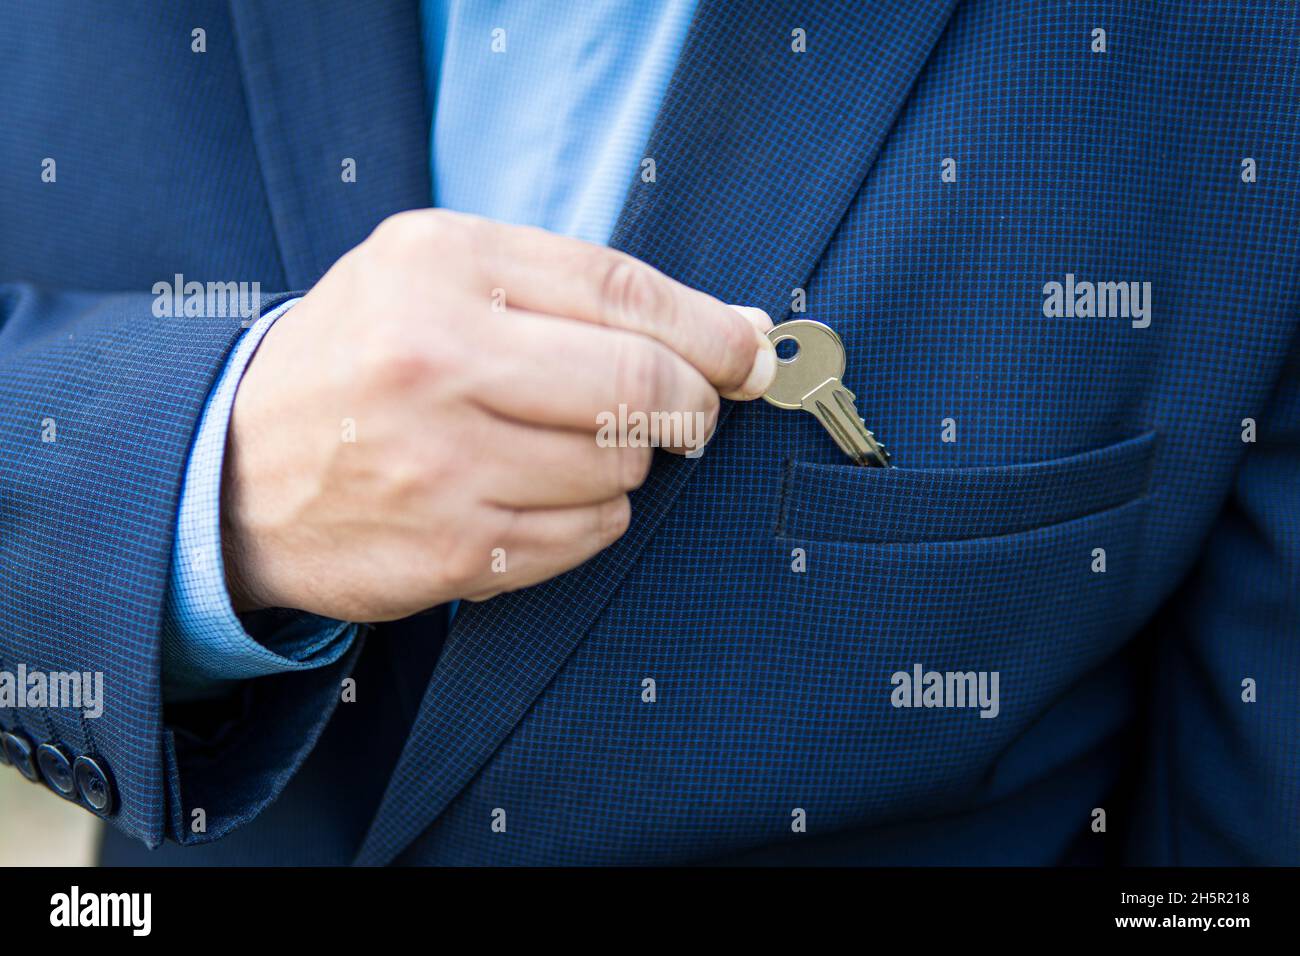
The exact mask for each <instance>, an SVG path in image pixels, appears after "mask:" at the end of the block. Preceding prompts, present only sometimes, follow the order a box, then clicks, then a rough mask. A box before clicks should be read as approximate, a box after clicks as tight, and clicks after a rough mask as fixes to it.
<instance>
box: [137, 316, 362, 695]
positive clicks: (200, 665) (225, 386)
mask: <svg viewBox="0 0 1300 956" xmlns="http://www.w3.org/2000/svg"><path fill="white" fill-rule="evenodd" d="M298 301H299V300H298V299H291V300H290V301H288V302H285V303H284V304H282V305H281V306H280V307H279V308H277V309H275V310H274V311H272V312H269V313H267V314H266V315H264V316H262V317H261V318H260V319H258V320H257V322H255V323H254V324H253V326H252V327H251V328H249V329H248V331H247V332H245V333H244V335H243V336H242V337H241V338H240V340H239V342H238V343H237V344H236V346H235V349H234V351H232V352H231V354H230V358H229V359H227V361H226V365H225V368H224V369H222V371H221V374H220V376H219V377H218V378H217V383H216V386H215V387H214V388H213V389H212V392H211V394H210V395H209V396H208V400H207V404H206V405H205V406H204V409H203V414H202V416H201V417H200V419H199V426H198V431H197V433H196V435H195V439H194V444H193V446H192V447H191V449H190V458H189V464H188V466H187V467H186V471H185V477H184V483H183V485H182V488H181V499H180V510H179V513H178V515H177V521H176V537H175V541H174V543H173V546H172V570H171V577H170V579H169V581H168V588H167V599H166V606H165V608H164V612H163V633H162V658H163V663H162V678H163V694H164V697H165V698H166V699H167V700H186V699H193V698H202V697H210V696H214V695H217V694H220V693H223V692H224V691H225V690H227V689H228V687H229V686H230V684H231V683H233V682H235V681H240V680H246V679H248V678H250V677H264V676H266V675H268V674H278V673H283V672H285V671H294V670H306V669H309V668H316V667H324V666H326V665H328V664H332V663H334V662H335V661H337V660H338V659H339V658H340V657H342V656H343V655H344V654H345V653H346V652H347V649H348V647H349V646H351V644H352V641H353V639H354V638H355V637H356V634H357V631H358V629H359V625H355V624H349V623H347V622H344V621H335V620H330V619H328V618H323V617H318V616H317V615H314V614H307V613H303V612H296V611H266V612H262V613H260V614H258V615H257V616H256V630H257V635H258V636H257V638H254V637H253V636H252V635H251V634H250V633H249V632H248V630H247V629H246V628H245V626H244V622H243V621H241V620H240V618H239V616H238V615H237V614H235V609H234V607H233V606H232V605H231V603H230V594H229V592H228V591H227V590H226V576H225V565H224V562H223V560H222V553H221V511H220V505H221V466H222V459H223V458H224V455H225V447H226V431H227V429H228V427H229V425H230V414H231V411H232V409H233V408H234V404H235V392H236V390H237V389H238V388H239V380H240V378H241V377H242V376H243V374H244V370H245V369H246V368H247V367H248V363H249V361H250V360H251V359H252V357H253V353H254V352H255V351H256V350H257V346H258V345H259V344H260V343H261V341H262V338H263V336H265V335H266V332H267V330H268V329H270V327H271V325H272V324H273V323H274V322H275V320H276V319H278V318H279V317H280V316H281V315H283V314H284V313H285V311H286V310H288V309H289V308H291V307H292V306H293V305H294V303H296V302H298ZM251 622H252V616H251V615H250V623H251Z"/></svg>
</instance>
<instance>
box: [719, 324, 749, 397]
mask: <svg viewBox="0 0 1300 956" xmlns="http://www.w3.org/2000/svg"><path fill="white" fill-rule="evenodd" d="M718 342H719V344H720V346H721V348H722V354H721V356H720V359H719V364H720V368H721V372H722V374H723V375H724V376H725V377H726V379H727V384H729V385H734V386H739V385H741V384H743V383H744V381H745V379H746V378H747V377H748V375H749V370H750V368H751V366H753V364H754V356H755V354H756V353H757V352H758V337H757V336H756V335H755V334H754V329H753V326H751V325H750V324H749V323H748V322H746V321H745V319H743V318H741V316H739V315H737V316H736V317H735V320H734V321H731V322H727V323H725V324H724V325H723V327H722V330H721V333H720V334H719V336H718Z"/></svg>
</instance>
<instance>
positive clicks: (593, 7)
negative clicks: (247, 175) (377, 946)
mask: <svg viewBox="0 0 1300 956" xmlns="http://www.w3.org/2000/svg"><path fill="white" fill-rule="evenodd" d="M695 3H696V0H583V2H579V3H574V4H564V5H553V4H545V3H529V2H522V0H422V2H421V4H420V14H421V23H422V30H423V35H424V50H425V82H426V84H427V86H428V90H429V102H430V103H433V104H434V111H433V115H434V122H433V130H432V133H431V137H430V138H431V143H430V164H431V169H432V172H433V196H432V197H431V198H432V200H433V204H434V205H435V206H442V207H445V208H449V209H455V210H459V211H461V212H471V213H476V214H478V215H482V216H487V217H490V218H492V219H496V220H499V221H502V222H512V223H518V224H521V225H533V226H541V227H542V228H544V229H549V230H551V231H552V232H558V233H563V234H565V235H570V236H576V237H578V238H581V239H586V240H588V241H589V242H595V243H601V244H604V243H606V242H608V241H609V237H610V233H611V232H612V231H613V228H614V223H615V220H616V219H617V218H618V213H619V210H620V209H621V208H622V204H623V199H624V196H625V195H626V193H627V190H628V187H629V186H630V185H631V184H632V183H633V182H634V181H635V178H636V177H637V176H638V175H639V174H640V171H641V164H642V160H643V159H645V158H646V157H644V156H643V155H642V150H643V149H644V146H645V142H646V140H647V138H648V137H649V134H650V128H651V126H652V125H653V122H654V117H655V114H656V113H657V112H658V109H659V105H660V102H661V101H662V99H663V95H664V92H665V90H666V89H667V86H668V81H669V79H670V77H671V76H672V71H673V68H674V67H675V66H676V64H677V59H678V57H679V55H680V53H681V48H682V44H683V43H684V41H685V39H686V34H687V31H688V29H689V27H690V22H691V17H692V15H693V13H694V8H695ZM651 158H652V157H651ZM292 305H293V303H292V302H289V303H286V304H285V305H283V306H281V307H280V308H279V309H277V310H276V311H275V312H272V313H270V314H268V315H266V316H263V317H262V318H261V319H259V320H258V321H257V322H256V323H255V324H254V325H253V327H252V328H250V329H249V331H248V332H246V333H245V334H244V336H243V337H242V338H241V339H240V341H239V343H238V344H237V346H236V348H235V350H234V352H233V353H232V354H231V356H230V359H229V360H228V361H227V364H226V367H225V369H224V370H223V371H222V373H221V376H220V378H219V379H218V381H217V384H216V386H215V387H214V388H213V390H212V393H211V395H209V397H208V401H207V405H206V406H205V408H204V411H203V415H202V417H201V418H200V421H199V428H198V432H197V436H196V438H195V442H194V447H193V449H192V450H191V452H190V460H189V465H188V469H187V471H186V474H185V479H184V485H183V488H182V491H181V503H180V511H179V515H178V520H177V526H176V539H175V544H174V552H173V561H172V575H171V581H170V586H169V589H168V595H167V603H166V609H165V614H164V622H163V684H164V691H165V694H166V695H167V697H168V698H169V699H184V698H187V697H196V696H204V695H210V694H213V693H216V692H220V691H221V690H223V689H224V688H225V687H226V686H228V685H229V684H230V683H231V682H233V681H238V680H243V679H246V678H250V677H258V676H264V675H267V674H274V673H279V672H282V671H288V670H297V669H303V668H311V667H321V666H324V665H326V664H330V663H333V662H334V661H336V660H338V659H339V657H341V656H342V655H343V654H344V653H345V652H346V651H347V649H348V647H349V646H350V645H351V643H352V641H353V639H354V638H355V636H356V633H357V630H358V627H357V625H353V624H347V623H344V622H340V621H330V620H326V619H324V618H319V617H316V616H314V615H309V614H276V613H275V612H270V613H269V614H263V615H259V616H258V619H257V620H256V621H255V622H254V621H253V620H251V619H250V618H248V617H245V618H243V619H241V618H240V617H238V616H237V615H236V614H235V612H234V610H233V608H232V607H231V604H230V596H229V594H228V593H227V591H226V586H225V575H224V571H223V564H222V557H221V529H220V520H219V505H220V498H221V494H220V492H221V465H222V455H223V452H224V448H225V441H226V430H227V428H228V426H229V423H230V413H231V409H232V407H233V405H234V400H235V391H236V389H237V388H238V386H239V379H240V376H242V375H243V372H244V369H245V368H246V367H247V365H248V362H249V360H250V359H251V358H252V355H253V352H254V351H255V350H256V348H257V345H258V343H259V342H260V341H261V339H262V336H263V335H265V334H266V330H267V329H269V328H270V326H271V323H273V322H274V321H275V320H276V318H278V317H279V315H281V314H283V312H284V311H285V310H287V309H288V308H290V307H292ZM250 630H251V631H252V633H250Z"/></svg>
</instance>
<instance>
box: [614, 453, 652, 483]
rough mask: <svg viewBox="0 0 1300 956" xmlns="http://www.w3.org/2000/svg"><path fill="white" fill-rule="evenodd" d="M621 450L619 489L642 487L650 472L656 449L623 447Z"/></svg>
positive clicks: (619, 458)
mask: <svg viewBox="0 0 1300 956" xmlns="http://www.w3.org/2000/svg"><path fill="white" fill-rule="evenodd" d="M619 452H620V454H619V455H618V461H619V476H618V477H619V490H621V491H632V490H634V489H636V488H640V487H641V486H642V485H643V484H645V480H646V478H647V477H648V476H649V474H650V464H651V462H653V461H654V451H653V450H652V449H650V448H622V449H619Z"/></svg>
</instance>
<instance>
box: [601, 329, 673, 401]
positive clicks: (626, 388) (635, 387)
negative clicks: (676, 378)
mask: <svg viewBox="0 0 1300 956" xmlns="http://www.w3.org/2000/svg"><path fill="white" fill-rule="evenodd" d="M668 376H669V371H668V362H667V358H666V356H665V354H664V353H663V352H662V351H661V350H660V349H658V348H656V347H654V343H652V342H650V341H649V340H648V339H647V340H646V341H645V342H636V341H632V342H628V343H625V344H624V346H623V347H622V348H621V349H620V350H619V353H618V356H617V358H616V360H615V362H614V391H615V399H616V400H617V402H620V403H626V404H627V405H628V407H629V408H633V409H643V410H646V409H651V408H653V407H655V406H656V405H657V404H658V400H659V397H660V395H661V394H662V393H663V388H664V384H665V382H666V381H667V379H668Z"/></svg>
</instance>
